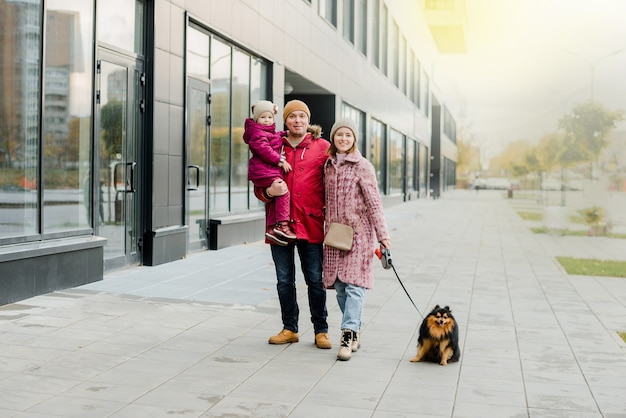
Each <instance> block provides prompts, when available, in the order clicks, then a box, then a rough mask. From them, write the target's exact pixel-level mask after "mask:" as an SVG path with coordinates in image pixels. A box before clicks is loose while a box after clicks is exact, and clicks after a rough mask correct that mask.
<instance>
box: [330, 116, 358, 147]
mask: <svg viewBox="0 0 626 418" xmlns="http://www.w3.org/2000/svg"><path fill="white" fill-rule="evenodd" d="M339 128H348V129H350V130H351V131H352V134H353V135H354V142H357V139H358V138H357V134H358V133H359V130H358V129H357V127H356V124H355V123H354V121H353V120H352V119H347V118H342V119H338V120H337V121H336V122H335V123H334V124H333V127H332V128H331V129H330V141H331V143H332V141H333V138H334V137H335V132H337V130H338V129H339Z"/></svg>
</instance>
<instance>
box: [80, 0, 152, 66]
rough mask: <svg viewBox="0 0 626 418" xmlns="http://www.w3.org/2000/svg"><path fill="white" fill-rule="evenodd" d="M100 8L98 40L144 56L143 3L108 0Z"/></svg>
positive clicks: (133, 0)
mask: <svg viewBox="0 0 626 418" xmlns="http://www.w3.org/2000/svg"><path fill="white" fill-rule="evenodd" d="M81 3H82V2H81ZM98 6H99V7H98V40H99V41H101V42H106V43H108V44H111V45H113V46H115V47H117V48H120V49H123V50H126V51H131V52H134V53H136V54H139V55H143V18H144V17H143V1H142V0H107V1H100V2H98Z"/></svg>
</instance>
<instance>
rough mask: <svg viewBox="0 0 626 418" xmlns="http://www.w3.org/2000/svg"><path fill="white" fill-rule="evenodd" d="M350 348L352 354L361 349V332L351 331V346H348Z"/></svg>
mask: <svg viewBox="0 0 626 418" xmlns="http://www.w3.org/2000/svg"><path fill="white" fill-rule="evenodd" d="M350 348H351V349H352V352H353V353H354V352H355V351H359V348H361V330H358V331H357V332H354V331H352V344H350Z"/></svg>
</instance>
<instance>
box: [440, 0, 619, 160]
mask: <svg viewBox="0 0 626 418" xmlns="http://www.w3.org/2000/svg"><path fill="white" fill-rule="evenodd" d="M466 11H467V25H468V27H467V33H466V36H467V45H468V52H467V53H466V54H459V55H441V56H439V58H438V59H437V63H436V66H437V67H439V69H440V70H441V71H443V72H444V73H445V74H446V75H447V77H446V78H449V79H450V80H452V81H453V83H452V84H453V85H454V86H455V89H454V90H456V93H457V94H459V95H460V97H461V98H462V106H461V108H460V109H461V116H460V117H459V118H458V119H459V120H457V127H458V128H459V129H460V130H464V131H465V132H466V133H468V134H469V135H470V136H471V137H472V138H473V142H474V143H475V144H476V145H479V146H480V147H481V153H482V154H484V155H485V156H493V155H496V154H498V153H499V152H500V151H502V150H503V149H504V148H505V147H506V145H507V144H508V143H510V142H512V141H515V140H520V139H525V140H528V141H530V142H531V143H536V142H537V141H539V139H540V138H541V137H542V136H543V135H545V134H546V133H549V132H554V131H556V130H557V124H558V119H559V118H560V117H561V116H563V115H564V114H566V113H567V112H568V111H570V110H571V108H572V107H573V106H575V105H576V104H578V103H582V102H586V101H589V100H590V99H591V97H592V94H593V97H594V100H595V101H598V102H601V103H603V104H604V105H605V106H606V107H607V108H609V109H611V110H617V109H622V110H624V111H626V0H466ZM592 76H593V77H592ZM592 80H593V92H592V87H591V86H592ZM618 129H619V130H626V123H624V122H622V123H620V125H619V127H618Z"/></svg>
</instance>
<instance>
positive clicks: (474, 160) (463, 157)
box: [456, 139, 480, 176]
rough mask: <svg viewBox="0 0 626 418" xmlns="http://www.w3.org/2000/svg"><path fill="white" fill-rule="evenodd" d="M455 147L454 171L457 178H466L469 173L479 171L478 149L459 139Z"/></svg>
mask: <svg viewBox="0 0 626 418" xmlns="http://www.w3.org/2000/svg"><path fill="white" fill-rule="evenodd" d="M456 146H457V160H456V171H457V176H458V175H463V176H467V175H468V174H470V173H473V172H476V171H480V151H479V149H478V147H476V146H475V145H472V143H470V142H469V141H466V140H463V139H459V140H457V143H456Z"/></svg>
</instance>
